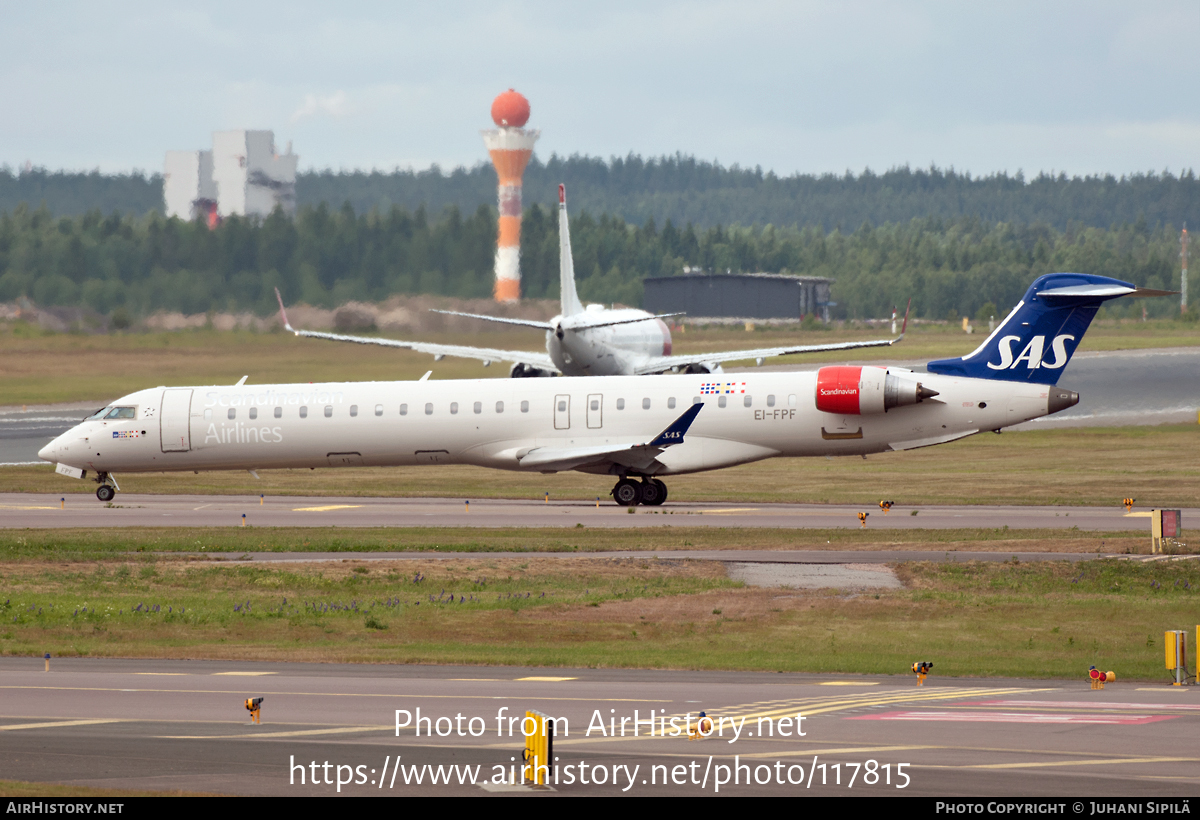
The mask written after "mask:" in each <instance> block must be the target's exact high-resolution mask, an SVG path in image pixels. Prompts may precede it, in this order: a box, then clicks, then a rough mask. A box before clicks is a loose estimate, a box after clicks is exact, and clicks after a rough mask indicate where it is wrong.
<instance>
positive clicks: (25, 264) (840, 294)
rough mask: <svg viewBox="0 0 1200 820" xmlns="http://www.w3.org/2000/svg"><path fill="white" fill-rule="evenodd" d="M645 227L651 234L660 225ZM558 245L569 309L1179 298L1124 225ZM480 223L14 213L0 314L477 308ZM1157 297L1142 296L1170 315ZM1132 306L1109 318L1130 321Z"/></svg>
mask: <svg viewBox="0 0 1200 820" xmlns="http://www.w3.org/2000/svg"><path fill="white" fill-rule="evenodd" d="M660 224H661V227H660ZM571 233H572V236H571V242H572V247H573V250H574V255H575V270H576V274H577V277H578V280H579V290H580V295H581V296H582V297H583V298H584V299H585V300H589V301H599V302H621V303H624V304H629V305H639V304H640V303H641V296H642V279H643V277H647V276H671V275H676V274H679V273H681V272H682V271H683V268H684V266H685V265H686V266H691V267H699V268H701V269H704V270H708V271H725V270H730V271H734V272H754V271H771V272H778V271H786V272H791V273H796V274H809V275H818V276H828V277H831V278H833V279H835V280H836V284H835V285H834V290H833V294H834V299H835V300H836V301H837V302H838V307H837V308H836V310H835V316H840V317H847V318H866V317H882V316H884V315H886V314H888V313H889V312H890V310H891V307H892V305H894V304H901V305H902V304H904V302H905V300H906V299H907V298H908V297H910V296H911V297H912V299H913V310H914V314H915V315H916V316H922V317H928V318H938V319H941V318H946V317H948V316H950V315H952V314H953V315H971V316H973V315H976V314H977V313H979V311H980V310H981V309H984V308H985V307H988V308H990V309H995V308H994V306H999V307H1000V308H1001V309H1006V308H1007V307H1008V306H1010V305H1012V304H1014V303H1015V302H1016V300H1017V299H1019V298H1020V297H1021V295H1022V294H1023V292H1024V290H1025V288H1026V287H1027V286H1028V285H1029V283H1030V282H1031V281H1032V280H1033V278H1034V277H1035V276H1037V275H1039V274H1041V273H1046V272H1050V271H1082V272H1088V273H1097V274H1103V275H1107V276H1114V277H1117V278H1120V279H1124V280H1127V281H1131V282H1134V283H1135V284H1138V285H1143V286H1147V287H1153V288H1172V289H1177V288H1178V285H1179V234H1178V228H1177V227H1176V226H1174V225H1171V224H1169V223H1164V224H1156V225H1154V226H1151V225H1150V224H1149V223H1148V221H1147V220H1146V219H1136V220H1132V221H1130V222H1127V223H1123V224H1119V225H1115V226H1110V227H1087V226H1085V225H1083V224H1081V223H1076V222H1072V223H1070V224H1068V225H1067V226H1066V227H1065V228H1061V229H1060V228H1058V227H1055V226H1052V225H1050V224H1047V223H1044V222H1043V223H1021V222H1003V221H993V220H988V219H984V218H981V217H974V216H967V217H962V216H960V217H954V218H943V217H937V216H927V217H922V218H916V219H907V220H903V221H894V222H890V223H886V224H881V225H878V226H874V225H872V224H870V223H862V224H860V225H858V226H856V227H855V228H853V229H852V230H841V229H838V228H837V227H834V228H832V229H826V228H825V227H823V226H820V225H809V226H807V227H800V228H797V227H789V228H783V227H774V226H772V225H766V226H762V227H738V226H732V227H728V226H720V225H716V226H712V227H707V228H698V227H695V226H693V225H685V226H684V227H682V228H681V227H679V226H678V225H677V224H676V223H675V222H674V221H672V220H671V219H667V220H665V221H663V222H662V223H659V222H658V221H656V219H655V218H653V217H650V218H648V219H646V220H644V221H643V222H640V223H631V222H628V221H626V220H625V219H623V218H621V217H618V216H612V215H607V214H606V215H602V216H599V217H595V216H592V215H591V214H589V213H588V212H586V211H580V212H577V213H576V215H575V216H574V217H573V218H572V220H571ZM495 241H496V213H495V210H494V209H493V208H492V207H490V206H486V205H481V206H478V207H477V208H475V209H474V210H473V211H471V212H470V213H469V215H464V213H463V212H462V211H460V210H459V209H458V208H457V207H455V206H453V205H451V206H447V207H446V208H444V209H443V210H441V211H439V212H438V213H437V214H436V216H431V215H430V214H429V213H428V212H427V211H426V209H425V208H424V207H418V208H416V209H415V210H409V209H406V208H402V207H399V206H392V207H390V208H388V209H386V210H381V209H378V208H374V209H371V210H369V211H366V212H362V211H358V210H356V209H355V208H354V207H352V206H351V205H350V204H348V203H347V204H345V205H343V206H341V207H338V208H330V207H328V206H327V205H325V204H323V203H322V204H318V205H315V206H313V205H304V206H302V207H301V208H300V210H299V212H298V213H297V215H296V216H295V217H294V218H290V217H287V216H285V215H284V214H283V213H281V212H279V211H276V213H275V214H273V215H272V216H270V217H269V218H267V219H266V220H262V221H261V222H259V221H257V220H251V219H244V218H238V217H230V218H228V219H226V220H224V222H223V223H222V224H221V225H220V226H219V227H217V228H216V229H215V230H209V229H208V228H207V227H205V226H204V225H203V224H202V223H200V222H198V221H197V222H183V221H180V220H178V219H166V218H164V217H163V216H162V215H160V214H158V213H157V212H154V211H150V212H148V213H145V214H143V215H138V216H134V215H131V214H125V215H122V214H119V213H117V212H115V211H113V212H109V213H107V214H106V213H104V212H102V211H101V210H100V209H98V208H97V209H92V210H90V211H88V212H86V213H84V214H82V215H80V216H54V215H53V214H52V213H51V211H50V210H49V209H48V208H45V207H39V208H36V209H31V208H29V207H28V206H26V205H18V206H16V207H15V208H14V209H12V210H11V211H9V212H7V213H3V214H0V301H12V300H14V299H17V298H19V297H22V296H24V297H28V298H31V299H32V300H33V301H34V302H36V303H37V304H39V305H43V306H48V305H82V306H86V307H89V308H91V309H94V310H96V311H98V312H100V313H105V314H107V313H111V312H112V311H115V310H117V309H118V308H123V309H124V313H125V314H127V315H134V316H136V315H146V314H148V313H150V312H153V311H155V310H160V309H167V310H179V311H182V312H184V313H204V312H207V311H212V310H253V311H255V312H257V313H259V314H261V315H267V314H270V313H272V312H273V311H274V310H275V302H274V295H273V288H275V287H279V288H280V290H281V291H282V292H283V294H284V298H285V299H286V300H288V301H289V302H293V303H294V302H301V301H302V302H307V303H309V304H314V305H323V306H333V305H336V304H340V303H343V302H345V301H348V300H351V299H359V300H372V301H374V300H381V299H384V298H386V297H388V296H390V295H392V294H396V293H436V294H444V295H449V296H460V297H485V296H488V295H489V294H490V293H491V287H492V278H493V272H492V267H493V255H494V253H495ZM521 253H522V261H521V268H522V275H523V290H524V295H525V296H527V297H547V298H557V296H558V226H557V216H556V213H555V211H554V210H553V209H551V208H546V207H543V206H542V205H540V204H533V205H531V206H530V207H528V208H527V209H526V211H525V216H524V225H523V231H522V241H521ZM1175 304H1176V303H1174V302H1173V301H1172V300H1165V299H1159V300H1148V301H1147V303H1146V306H1147V307H1148V308H1149V309H1150V311H1151V313H1152V315H1162V316H1167V315H1171V313H1172V311H1174V310H1177V309H1178V308H1177V307H1176V306H1175ZM1140 309H1141V306H1140V305H1137V306H1117V307H1114V308H1111V310H1113V311H1116V312H1118V315H1120V311H1132V310H1138V311H1140Z"/></svg>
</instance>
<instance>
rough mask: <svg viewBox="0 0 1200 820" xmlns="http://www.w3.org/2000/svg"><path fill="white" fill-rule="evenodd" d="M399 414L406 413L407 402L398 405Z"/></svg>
mask: <svg viewBox="0 0 1200 820" xmlns="http://www.w3.org/2000/svg"><path fill="white" fill-rule="evenodd" d="M400 415H402V416H407V415H408V405H407V404H402V405H400Z"/></svg>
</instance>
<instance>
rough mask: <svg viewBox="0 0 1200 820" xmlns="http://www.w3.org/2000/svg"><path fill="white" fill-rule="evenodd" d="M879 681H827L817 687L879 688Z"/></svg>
mask: <svg viewBox="0 0 1200 820" xmlns="http://www.w3.org/2000/svg"><path fill="white" fill-rule="evenodd" d="M878 685H879V681H862V682H860V681H852V680H827V681H822V682H821V683H818V684H817V686H878Z"/></svg>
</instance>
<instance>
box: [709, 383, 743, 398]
mask: <svg viewBox="0 0 1200 820" xmlns="http://www.w3.org/2000/svg"><path fill="white" fill-rule="evenodd" d="M745 392H746V383H745V382H701V383H700V395H701V396H715V395H719V394H721V393H745Z"/></svg>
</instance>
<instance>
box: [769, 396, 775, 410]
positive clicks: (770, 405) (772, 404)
mask: <svg viewBox="0 0 1200 820" xmlns="http://www.w3.org/2000/svg"><path fill="white" fill-rule="evenodd" d="M774 406H775V394H774V393H768V394H767V407H774Z"/></svg>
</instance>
